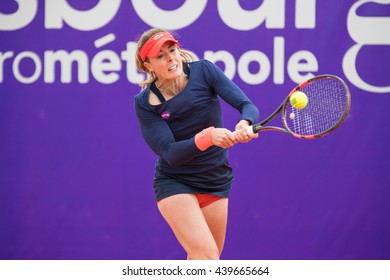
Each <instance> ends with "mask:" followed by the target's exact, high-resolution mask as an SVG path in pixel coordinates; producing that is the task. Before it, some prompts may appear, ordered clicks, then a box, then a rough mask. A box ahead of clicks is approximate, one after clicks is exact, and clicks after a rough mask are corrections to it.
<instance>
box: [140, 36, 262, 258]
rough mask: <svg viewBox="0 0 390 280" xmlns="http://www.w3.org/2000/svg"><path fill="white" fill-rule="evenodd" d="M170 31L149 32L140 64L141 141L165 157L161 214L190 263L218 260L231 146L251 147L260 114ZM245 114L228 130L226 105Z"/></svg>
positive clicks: (157, 185)
mask: <svg viewBox="0 0 390 280" xmlns="http://www.w3.org/2000/svg"><path fill="white" fill-rule="evenodd" d="M179 46H180V44H179V42H178V41H177V40H176V39H175V38H174V37H173V36H172V34H171V33H169V32H167V31H165V30H161V29H156V28H154V29H151V30H148V31H146V32H145V33H144V34H143V35H142V36H141V38H140V39H139V41H138V47H137V53H136V61H137V67H138V69H139V70H140V71H142V72H145V73H148V74H149V75H148V77H149V78H148V79H147V80H146V81H145V82H144V83H142V84H141V86H142V87H143V90H142V91H141V92H140V93H139V94H138V95H137V96H136V97H135V111H136V114H137V117H138V120H139V123H140V127H141V132H142V135H143V137H144V139H145V141H146V142H147V144H148V145H149V146H150V148H151V149H152V150H153V151H154V152H155V153H156V154H157V155H158V160H157V162H156V167H155V168H156V171H155V177H154V190H155V196H156V200H157V203H158V208H159V211H160V212H161V214H162V216H163V217H164V219H165V220H166V221H167V223H168V224H169V225H170V227H171V229H172V230H173V232H174V234H175V235H176V238H177V239H178V241H179V242H180V244H181V245H182V246H183V248H184V249H185V251H186V252H187V254H188V255H187V258H188V259H198V260H199V259H214V260H216V259H219V258H220V255H221V252H222V249H223V246H224V242H225V234H226V224H227V212H228V197H229V191H230V188H231V184H232V181H233V173H232V169H231V167H230V166H229V164H228V152H227V150H226V149H227V148H229V147H232V146H233V145H234V144H236V143H237V142H242V143H246V142H248V141H250V140H251V139H252V138H256V137H257V135H256V134H251V135H248V134H247V133H246V129H245V128H246V127H247V126H248V125H250V124H252V123H254V122H255V121H256V120H257V118H258V115H259V113H258V110H257V108H256V107H255V106H254V105H253V103H252V102H251V101H250V100H249V99H248V98H247V97H246V96H245V95H244V93H243V92H242V91H241V90H240V89H239V88H238V87H237V86H236V85H235V84H234V83H233V82H232V81H231V80H230V79H228V78H227V77H226V76H225V75H224V73H223V72H222V71H221V70H220V69H219V68H218V67H217V66H215V65H214V64H213V63H211V62H209V61H207V60H201V61H193V60H194V59H193V57H192V56H191V54H190V53H189V52H188V51H186V50H184V49H181V48H179ZM219 97H221V98H222V99H223V100H224V101H225V102H227V103H228V104H230V105H231V106H232V107H234V108H236V109H237V110H238V111H239V112H240V113H241V118H240V120H239V122H238V123H237V125H236V127H235V132H234V133H233V132H231V131H230V130H228V129H225V128H223V124H222V112H221V106H220V102H219Z"/></svg>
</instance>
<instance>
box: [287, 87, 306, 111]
mask: <svg viewBox="0 0 390 280" xmlns="http://www.w3.org/2000/svg"><path fill="white" fill-rule="evenodd" d="M308 102H309V99H308V98H307V95H306V94H304V93H303V92H302V91H296V92H294V93H293V94H292V95H291V96H290V103H291V106H293V107H294V108H297V109H303V108H305V107H306V105H307V103H308Z"/></svg>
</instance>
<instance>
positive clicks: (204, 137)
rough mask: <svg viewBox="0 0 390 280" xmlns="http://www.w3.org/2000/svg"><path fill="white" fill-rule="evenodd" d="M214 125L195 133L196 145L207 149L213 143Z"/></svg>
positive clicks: (200, 148) (202, 149)
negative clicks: (212, 132)
mask: <svg viewBox="0 0 390 280" xmlns="http://www.w3.org/2000/svg"><path fill="white" fill-rule="evenodd" d="M213 129H214V127H212V126H211V127H209V128H206V129H203V130H202V131H201V132H199V133H198V134H196V135H195V145H196V147H198V149H199V150H201V151H205V150H207V148H209V147H211V146H212V145H213V141H212V139H211V131H212V130H213Z"/></svg>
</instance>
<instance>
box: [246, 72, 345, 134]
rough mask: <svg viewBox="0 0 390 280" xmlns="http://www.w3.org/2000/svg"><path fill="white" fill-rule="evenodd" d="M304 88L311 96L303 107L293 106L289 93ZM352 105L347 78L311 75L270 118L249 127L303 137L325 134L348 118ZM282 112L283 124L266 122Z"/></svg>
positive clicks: (250, 129)
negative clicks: (275, 124)
mask: <svg viewBox="0 0 390 280" xmlns="http://www.w3.org/2000/svg"><path fill="white" fill-rule="evenodd" d="M297 91H301V92H303V93H305V94H306V96H307V97H308V104H307V105H306V107H304V108H302V109H297V108H294V107H293V106H292V105H291V103H290V97H291V95H292V94H293V93H294V92H297ZM350 106H351V95H350V92H349V89H348V86H347V85H346V84H345V82H344V81H343V80H342V79H341V78H339V77H337V76H334V75H321V76H316V77H314V78H311V79H309V80H307V81H305V82H303V83H301V84H300V85H298V86H297V87H296V88H294V89H293V90H292V91H291V92H290V94H289V95H288V96H287V98H286V99H285V100H284V101H283V103H282V104H281V105H280V106H279V108H277V109H276V110H275V112H274V113H272V114H271V115H270V116H269V117H268V118H266V119H265V120H263V121H262V122H260V123H257V124H254V125H251V126H249V127H248V133H259V132H263V131H279V132H284V133H288V134H290V135H292V136H294V137H297V138H300V139H308V140H312V139H316V138H319V137H323V136H325V135H327V134H329V133H331V132H332V131H334V130H335V129H336V128H338V127H339V126H340V125H341V123H342V122H343V121H344V120H345V118H346V117H347V115H348V112H349V109H350ZM279 114H281V117H282V122H283V126H284V128H281V127H276V126H265V125H266V124H267V123H269V122H270V121H271V120H273V119H274V118H275V117H276V116H277V115H279Z"/></svg>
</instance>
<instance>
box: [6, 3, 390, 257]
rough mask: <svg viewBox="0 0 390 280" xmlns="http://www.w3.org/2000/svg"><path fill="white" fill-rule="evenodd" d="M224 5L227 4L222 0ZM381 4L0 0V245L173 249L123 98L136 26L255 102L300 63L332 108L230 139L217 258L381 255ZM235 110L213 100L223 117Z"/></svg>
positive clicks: (105, 251) (387, 208)
mask: <svg viewBox="0 0 390 280" xmlns="http://www.w3.org/2000/svg"><path fill="white" fill-rule="evenodd" d="M237 5H238V6H237ZM389 21H390V2H389V1H385V0H382V1H368V0H360V1H351V0H349V1H337V0H331V1H315V0H296V1H284V0H264V1H235V0H229V1H228V0H223V1H221V0H219V1H207V0H201V1H200V0H187V1H184V0H175V1H157V0H155V1H151V0H142V1H141V0H137V1H136V0H133V1H129V0H122V1H120V0H100V1H98V0H88V1H76V0H68V1H65V0H56V1H54V0H48V1H43V0H38V1H37V0H32V1H1V2H0V259H177V258H178V259H184V258H185V253H184V252H183V250H182V249H181V247H180V246H179V244H178V243H177V241H176V240H175V238H174V236H173V234H172V233H171V231H170V229H169V227H168V226H167V225H166V223H165V222H164V221H163V219H162V217H161V216H160V214H159V213H158V210H157V207H156V204H155V202H154V196H153V188H152V178H153V172H154V161H155V158H156V156H155V155H154V154H153V153H152V152H151V151H150V150H149V148H148V147H147V146H146V144H145V143H144V141H143V139H142V137H141V135H140V132H139V126H138V123H137V120H136V117H135V113H134V110H133V96H134V95H135V94H136V93H138V92H139V89H140V88H139V87H138V85H137V83H138V82H139V81H140V80H142V77H143V76H142V75H141V74H140V73H137V72H136V71H135V68H134V59H133V53H134V44H135V41H136V40H137V38H138V36H139V35H140V34H141V33H142V32H143V31H144V30H146V29H148V28H150V26H160V27H163V28H167V29H172V30H176V31H177V33H178V35H179V40H180V41H181V43H182V46H183V47H184V48H188V49H190V50H191V51H193V52H194V53H195V54H196V55H197V56H198V57H199V58H207V59H209V60H211V61H214V62H215V63H216V64H217V65H218V66H220V67H221V68H222V69H223V70H224V71H225V72H226V73H227V75H229V77H231V78H232V79H233V80H234V81H235V82H236V83H237V84H238V85H239V86H240V87H242V89H243V90H244V91H245V92H246V93H247V95H248V96H249V97H250V98H251V99H252V100H253V101H254V102H255V103H256V104H258V106H259V108H260V111H261V117H262V118H263V117H266V116H267V115H268V114H270V113H271V112H272V111H273V110H274V109H275V108H276V106H277V105H279V104H280V103H281V101H282V100H283V99H284V97H285V96H286V95H287V93H288V92H289V91H290V90H291V89H292V88H293V87H294V86H295V85H296V84H297V83H298V82H300V81H301V80H304V79H305V78H307V77H308V76H310V75H318V74H325V73H330V74H335V75H339V76H340V77H342V78H344V79H345V80H346V81H347V83H348V85H349V86H350V89H351V93H352V108H351V113H350V115H349V116H348V119H347V120H346V122H345V123H344V124H343V125H342V126H341V128H340V129H339V130H337V131H335V132H334V133H333V134H331V135H329V136H327V137H325V138H322V139H319V140H315V141H302V140H298V139H295V138H292V137H288V136H287V135H284V134H279V133H271V132H269V133H264V134H262V135H261V137H260V138H259V139H258V140H256V141H252V142H251V143H249V144H247V145H236V146H235V147H233V148H231V149H230V163H231V165H232V166H233V167H234V170H235V174H236V178H235V183H234V185H233V190H232V196H231V199H230V215H229V225H228V234H227V240H226V247H225V251H224V253H223V258H224V259H390V218H389V215H390V202H389V201H390V189H389V186H390V172H389V166H390V148H389V147H390V145H389V143H390V133H389V130H388V127H389V125H390V110H389V109H388V107H389V105H390V95H389V93H390V66H389V65H390V63H389V62H390V22H389ZM237 117H238V114H237V112H235V111H233V110H232V109H230V108H228V107H227V106H225V105H224V119H225V125H226V127H228V128H230V129H233V127H234V125H235V122H236V120H237Z"/></svg>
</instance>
